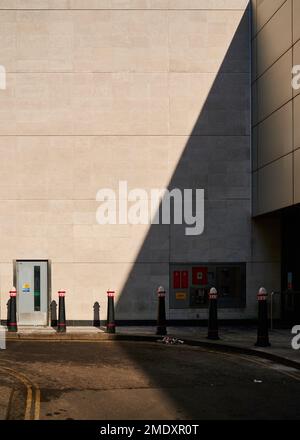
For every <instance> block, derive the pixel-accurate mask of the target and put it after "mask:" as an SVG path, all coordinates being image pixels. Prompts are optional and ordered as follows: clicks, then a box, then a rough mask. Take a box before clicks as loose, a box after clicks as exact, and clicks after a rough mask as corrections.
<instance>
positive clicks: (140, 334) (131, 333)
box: [6, 326, 300, 369]
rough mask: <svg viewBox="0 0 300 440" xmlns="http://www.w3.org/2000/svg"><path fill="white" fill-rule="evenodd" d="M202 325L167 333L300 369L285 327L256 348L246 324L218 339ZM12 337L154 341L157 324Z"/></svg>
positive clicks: (21, 332) (22, 330)
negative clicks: (210, 337)
mask: <svg viewBox="0 0 300 440" xmlns="http://www.w3.org/2000/svg"><path fill="white" fill-rule="evenodd" d="M206 335H207V329H206V328H205V327H168V336H174V337H176V338H178V339H181V340H183V341H184V342H185V343H186V344H189V345H200V346H204V347H207V346H211V347H214V348H215V349H218V350H220V351H222V350H226V351H234V352H240V353H244V354H249V355H251V354H253V355H256V356H259V357H262V358H266V359H270V360H273V361H275V362H281V363H282V364H284V365H288V366H291V367H293V368H299V369H300V349H299V350H294V349H293V348H292V345H291V342H292V338H293V336H294V335H292V333H291V330H288V329H274V330H270V332H269V339H270V343H271V346H270V347H256V346H255V342H256V336H257V329H256V328H255V327H253V326H252V327H251V326H249V327H245V326H239V327H236V326H234V327H233V326H226V327H225V326H224V327H221V328H219V336H220V340H218V341H211V340H208V339H207V338H206ZM6 336H7V341H11V340H16V339H18V340H49V341H58V340H61V341H63V340H80V341H84V340H137V341H138V340H144V341H157V340H158V339H159V338H160V337H159V336H157V335H156V327H150V326H138V327H135V326H128V327H125V326H120V327H117V329H116V333H115V334H108V333H106V332H105V328H96V327H68V328H67V332H66V333H65V334H63V333H60V334H59V333H57V332H56V330H55V329H53V328H52V327H19V328H18V332H17V333H6Z"/></svg>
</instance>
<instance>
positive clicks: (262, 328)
mask: <svg viewBox="0 0 300 440" xmlns="http://www.w3.org/2000/svg"><path fill="white" fill-rule="evenodd" d="M267 296H268V294H267V291H266V289H265V288H264V287H261V288H260V289H259V292H258V294H257V300H258V327H257V341H256V344H255V345H256V347H270V345H271V344H270V341H269V323H268V302H267Z"/></svg>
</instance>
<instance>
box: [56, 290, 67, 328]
mask: <svg viewBox="0 0 300 440" xmlns="http://www.w3.org/2000/svg"><path fill="white" fill-rule="evenodd" d="M65 295H66V291H65V290H59V291H58V297H59V303H58V322H57V331H58V332H60V333H64V332H66V330H67V325H66V310H65Z"/></svg>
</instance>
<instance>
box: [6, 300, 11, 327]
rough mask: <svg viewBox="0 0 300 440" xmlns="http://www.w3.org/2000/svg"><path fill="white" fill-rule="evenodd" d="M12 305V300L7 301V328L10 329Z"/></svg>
mask: <svg viewBox="0 0 300 440" xmlns="http://www.w3.org/2000/svg"><path fill="white" fill-rule="evenodd" d="M10 304H11V301H10V298H9V300H8V301H7V303H6V306H7V319H6V326H7V327H8V325H9V321H10Z"/></svg>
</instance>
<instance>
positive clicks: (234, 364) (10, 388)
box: [0, 341, 300, 420]
mask: <svg viewBox="0 0 300 440" xmlns="http://www.w3.org/2000/svg"><path fill="white" fill-rule="evenodd" d="M0 396H1V397H0V418H1V419H5V418H8V419H24V418H27V419H42V420H77V419H96V420H107V419H108V420H109V419H122V420H128V419H133V420H138V419H143V420H145V419H146V420H151V419H160V420H192V419H198V420H199V419H223V420H224V419H230V420H232V419H234V420H237V419H300V371H297V370H294V369H291V368H288V367H284V366H280V365H277V364H273V363H272V362H270V361H266V360H262V359H260V358H256V357H253V356H246V355H238V354H227V353H220V352H216V351H213V350H209V349H203V348H199V347H190V346H186V345H174V346H170V345H164V344H162V343H159V342H156V343H155V342H153V343H149V342H123V341H122V342H121V341H120V342H119V341H100V342H95V341H94V342H93V341H91V342H79V341H78V342H75V341H74V342H73V341H67V342H57V341H56V342H44V341H43V342H34V341H16V342H9V343H8V346H7V350H1V351H0Z"/></svg>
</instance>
